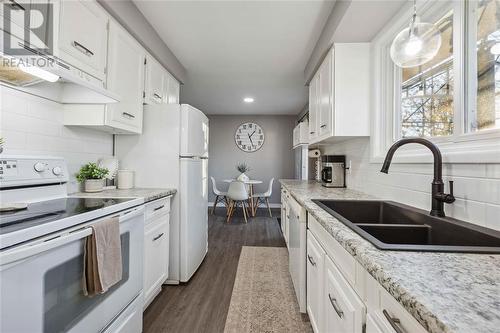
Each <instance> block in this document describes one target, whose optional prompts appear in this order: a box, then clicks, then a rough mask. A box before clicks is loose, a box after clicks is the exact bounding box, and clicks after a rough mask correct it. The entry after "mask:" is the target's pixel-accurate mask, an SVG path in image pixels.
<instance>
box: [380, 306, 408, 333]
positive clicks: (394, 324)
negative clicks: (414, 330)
mask: <svg viewBox="0 0 500 333" xmlns="http://www.w3.org/2000/svg"><path fill="white" fill-rule="evenodd" d="M382 313H383V314H384V316H385V318H386V319H387V321H388V322H389V324H391V326H392V328H393V329H394V330H395V331H396V333H406V331H405V330H404V329H403V328H401V326H400V325H401V320H399V318H395V317H391V315H390V314H389V312H387V311H386V310H385V309H384V310H382Z"/></svg>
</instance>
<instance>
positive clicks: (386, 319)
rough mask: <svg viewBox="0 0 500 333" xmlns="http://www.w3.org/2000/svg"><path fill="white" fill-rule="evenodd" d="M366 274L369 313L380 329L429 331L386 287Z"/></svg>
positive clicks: (422, 332) (419, 332)
mask: <svg viewBox="0 0 500 333" xmlns="http://www.w3.org/2000/svg"><path fill="white" fill-rule="evenodd" d="M366 274H367V275H368V276H367V277H366V282H367V286H366V289H367V291H368V292H367V304H368V313H369V314H370V316H371V317H372V319H373V321H374V322H375V323H376V324H377V326H378V327H379V328H380V330H382V331H383V332H391V333H395V332H397V329H399V330H400V331H401V332H406V333H425V332H427V331H426V330H425V329H424V328H423V327H422V325H420V323H419V322H418V321H417V320H416V319H415V318H414V317H413V316H412V315H411V314H410V313H408V311H406V309H405V308H404V307H403V306H402V305H401V304H399V303H398V301H396V299H395V298H394V297H392V295H390V294H389V293H388V292H387V291H386V290H385V289H384V287H382V286H381V285H380V284H379V283H378V282H377V281H376V280H375V279H374V278H373V277H372V276H371V275H369V274H368V273H366ZM394 327H397V329H395V328H394Z"/></svg>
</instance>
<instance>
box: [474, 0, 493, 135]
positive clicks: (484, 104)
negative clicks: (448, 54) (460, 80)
mask: <svg viewBox="0 0 500 333" xmlns="http://www.w3.org/2000/svg"><path fill="white" fill-rule="evenodd" d="M468 6H469V8H468V9H469V10H468V13H469V14H468V16H469V17H470V20H471V22H472V24H471V25H470V28H469V30H470V31H469V36H470V37H469V38H470V39H471V42H470V44H469V45H470V48H471V49H472V50H474V49H473V48H474V46H475V47H476V50H477V51H476V53H475V54H472V55H471V57H470V58H472V59H475V60H474V64H472V66H471V68H472V70H473V71H474V73H472V75H474V76H475V77H474V80H473V84H475V85H476V87H475V89H474V91H475V94H476V96H474V100H473V102H472V103H471V107H470V112H469V113H468V119H467V120H468V121H467V124H466V125H467V130H468V132H477V131H481V130H487V129H495V128H500V26H499V25H500V1H498V0H481V1H471V2H470V3H469V4H468ZM474 104H475V105H474Z"/></svg>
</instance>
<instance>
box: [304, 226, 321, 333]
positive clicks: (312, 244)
mask: <svg viewBox="0 0 500 333" xmlns="http://www.w3.org/2000/svg"><path fill="white" fill-rule="evenodd" d="M324 257H325V252H324V251H323V249H322V248H321V245H320V244H319V243H318V241H317V240H316V239H315V238H314V236H313V235H312V234H311V232H310V231H308V232H307V289H306V290H307V314H308V315H309V319H310V321H311V326H312V328H313V330H314V332H316V333H318V332H324V329H323V322H322V321H323V307H324V305H323V302H322V301H323V274H324V272H323V269H324V267H323V266H324Z"/></svg>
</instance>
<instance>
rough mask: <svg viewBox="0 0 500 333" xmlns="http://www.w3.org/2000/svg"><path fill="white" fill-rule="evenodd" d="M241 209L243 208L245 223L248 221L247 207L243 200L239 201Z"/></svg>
mask: <svg viewBox="0 0 500 333" xmlns="http://www.w3.org/2000/svg"><path fill="white" fill-rule="evenodd" d="M241 209H242V210H243V217H244V218H245V223H248V220H247V209H246V207H245V202H244V201H242V202H241Z"/></svg>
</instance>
